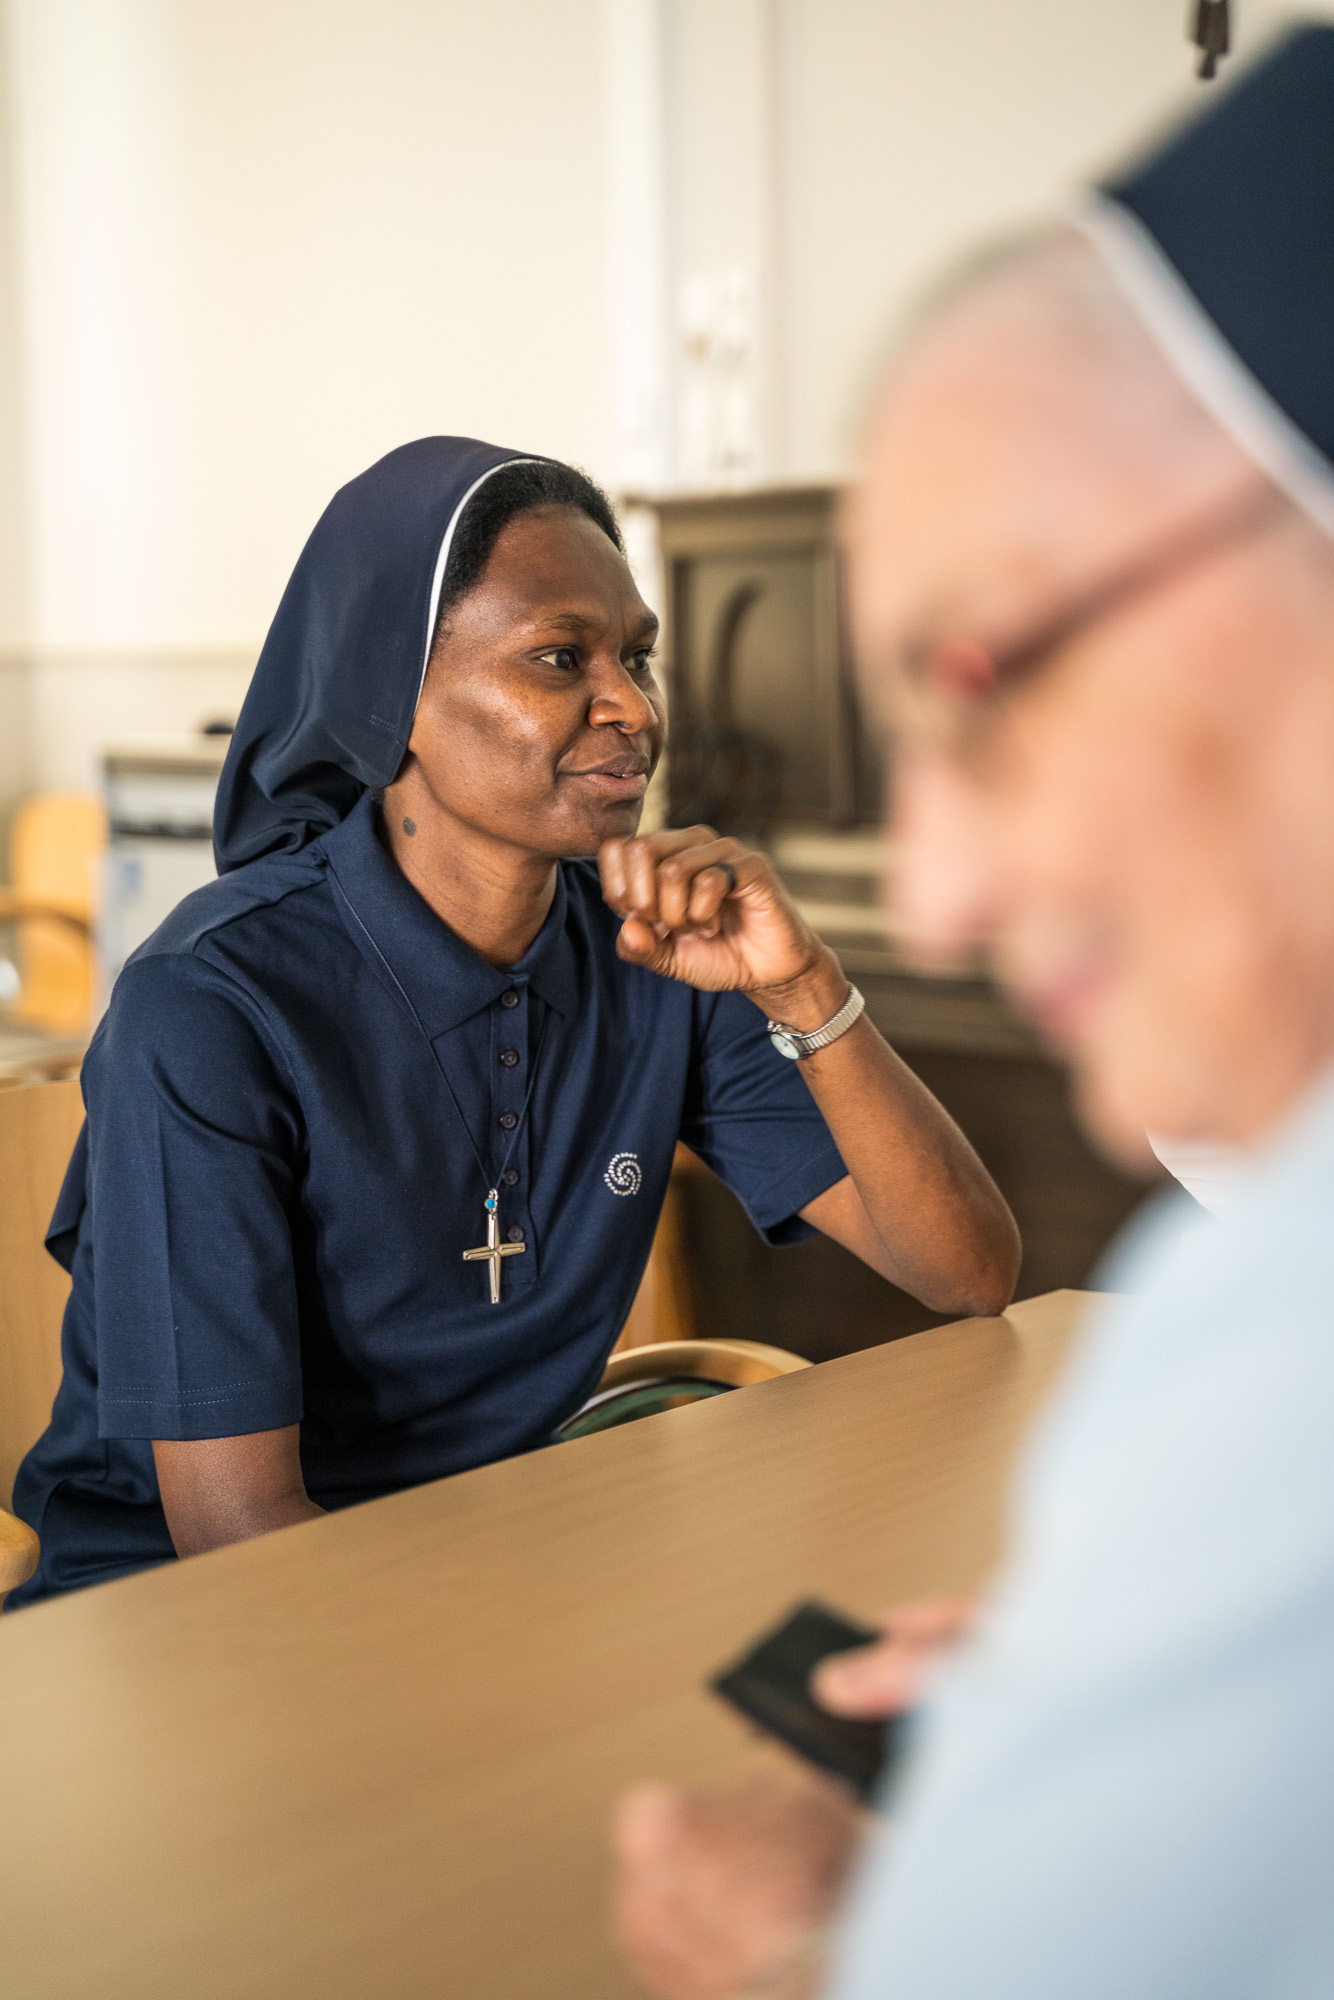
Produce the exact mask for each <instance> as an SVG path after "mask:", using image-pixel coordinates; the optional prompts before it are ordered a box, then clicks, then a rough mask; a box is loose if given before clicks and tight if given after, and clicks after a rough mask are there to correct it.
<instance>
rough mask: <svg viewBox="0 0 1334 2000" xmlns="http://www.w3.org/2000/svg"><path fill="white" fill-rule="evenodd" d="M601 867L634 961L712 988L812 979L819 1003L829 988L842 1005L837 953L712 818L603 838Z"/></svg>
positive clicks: (621, 946) (757, 987)
mask: <svg viewBox="0 0 1334 2000" xmlns="http://www.w3.org/2000/svg"><path fill="white" fill-rule="evenodd" d="M598 867H599V868H600V870H601V872H602V893H603V895H604V896H605V898H606V900H607V902H608V903H609V904H610V906H611V908H612V909H613V910H615V912H616V914H617V916H619V917H621V918H623V919H624V922H623V924H622V927H621V935H620V938H619V940H618V941H617V946H616V949H617V951H618V953H619V954H620V956H621V957H622V958H623V959H627V960H628V961H629V962H630V963H631V964H632V965H645V966H647V967H648V968H649V970H650V971H652V972H660V973H663V974H665V976H666V977H667V978H668V979H680V980H683V981H684V982H685V984H686V985H688V986H699V987H703V988H704V989H705V990H706V991H708V992H711V993H720V992H728V991H740V992H743V993H757V992H764V991H767V990H769V989H779V990H782V989H787V988H791V987H792V986H794V985H796V986H798V987H803V986H805V985H807V984H810V983H811V982H812V980H813V979H816V980H817V981H818V984H819V987H820V994H819V998H818V999H817V1000H816V1002H815V1004H816V1007H817V1009H818V1007H819V1006H820V1005H826V1006H827V1003H828V998H829V994H830V992H834V991H836V992H837V998H836V999H835V1000H834V1003H833V1006H832V1007H828V1008H827V1014H828V1013H834V1012H837V1010H838V1008H839V1007H840V1006H842V1004H843V1000H844V999H845V997H846V995H847V981H846V979H844V978H843V977H842V975H841V973H839V971H838V967H837V961H836V960H835V959H834V957H833V954H832V952H830V951H829V949H828V947H827V946H825V945H823V944H821V942H820V940H819V939H818V938H817V937H816V935H815V933H814V931H812V930H811V928H810V926H809V925H808V924H807V923H806V921H805V919H804V918H803V917H801V916H800V915H799V913H798V912H797V910H796V908H795V906H794V905H793V903H792V901H791V899H790V898H789V896H788V894H787V891H786V890H785V889H784V888H783V886H782V884H781V883H780V882H779V880H778V878H777V876H776V875H775V874H774V871H773V868H772V867H771V865H770V863H769V862H768V860H767V859H766V858H765V856H764V855H762V854H754V853H752V852H751V851H750V850H749V849H748V848H745V847H742V846H741V845H740V843H739V842H738V841H735V840H721V839H720V838H719V837H718V835H717V834H716V833H715V832H714V830H713V828H712V827H711V826H692V827H687V828H685V829H684V830H682V831H678V832H671V833H648V834H641V835H639V836H638V837H637V838H635V839H633V840H608V841H606V842H604V843H603V846H602V848H601V850H600V852H599V854H598ZM826 989H828V990H827V991H826ZM827 1014H826V1015H825V1016H823V1017H821V1018H827ZM793 1025H794V1026H797V1027H800V1026H803V1025H805V1024H804V1023H803V1022H799V1021H798V1022H794V1023H793ZM810 1025H811V1026H812V1027H815V1026H819V1025H820V1023H819V1021H816V1020H812V1021H811V1023H810Z"/></svg>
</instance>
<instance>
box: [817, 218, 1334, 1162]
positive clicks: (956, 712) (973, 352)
mask: <svg viewBox="0 0 1334 2000" xmlns="http://www.w3.org/2000/svg"><path fill="white" fill-rule="evenodd" d="M1248 496H1253V497H1254V500H1255V509H1254V511H1256V512H1257V515H1259V516H1261V517H1262V519H1261V526H1260V527H1259V528H1258V529H1257V530H1256V531H1255V532H1249V531H1248V532H1247V534H1245V535H1244V536H1241V537H1239V538H1235V539H1233V540H1232V541H1229V542H1227V543H1226V545H1223V544H1219V545H1217V546H1215V545H1214V544H1213V543H1210V542H1209V541H1208V537H1207V535H1206V536H1205V538H1204V543H1203V546H1204V547H1205V549H1206V553H1204V554H1203V555H1200V556H1197V557H1196V558H1194V559H1192V560H1191V561H1189V562H1186V563H1185V564H1183V565H1180V566H1178V567H1177V568H1176V569H1171V570H1170V571H1169V573H1167V574H1164V575H1161V576H1159V578H1158V580H1157V581H1156V582H1154V583H1153V584H1152V585H1151V586H1150V587H1148V588H1144V589H1141V590H1140V591H1138V592H1137V593H1132V595H1131V596H1130V598H1129V599H1122V600H1118V601H1117V603H1116V604H1115V606H1114V608H1113V610H1112V611H1110V612H1109V613H1107V614H1106V615H1100V616H1099V617H1098V618H1096V619H1094V620H1093V621H1092V623H1091V624H1089V625H1088V626H1087V628H1083V627H1081V628H1080V629H1079V630H1078V631H1077V632H1074V633H1072V634H1070V635H1069V636H1068V637H1067V638H1066V639H1065V640H1063V642H1062V644H1061V645H1059V646H1058V647H1056V648H1055V649H1054V652H1053V654H1052V656H1051V657H1050V658H1047V659H1045V660H1044V663H1043V665H1042V667H1041V670H1040V671H1038V672H1036V673H1033V674H1030V675H1025V677H1024V678H1023V679H1022V680H1021V681H1019V682H1018V683H1016V684H1010V683H1007V682H1005V681H1004V679H1003V678H1002V679H1000V680H999V681H998V680H997V679H996V677H995V675H994V674H992V675H991V677H990V678H988V676H987V673H986V672H985V671H979V673H978V674H976V675H972V676H971V677H970V674H968V673H964V674H962V675H961V676H959V677H957V678H956V679H953V680H951V679H950V678H949V677H948V674H947V675H946V677H945V678H944V679H943V680H942V681H941V683H940V686H939V688H938V689H936V690H935V692H936V693H937V694H938V695H939V699H937V700H935V701H934V702H931V701H928V702H926V703H925V704H923V703H919V702H916V701H915V700H914V699H900V700H899V701H898V702H897V703H894V702H890V701H889V700H887V695H888V693H889V692H890V691H891V690H893V689H897V690H898V691H899V693H900V695H901V696H902V694H903V690H904V688H905V685H906V684H907V683H908V682H909V681H910V680H911V676H910V675H908V674H907V673H905V671H904V669H903V665H902V663H903V662H904V660H905V659H909V658H916V659H918V660H921V659H922V658H926V659H928V660H931V659H935V658H937V657H939V658H943V659H944V660H945V661H946V662H947V663H948V662H949V661H950V660H952V659H956V658H957V659H963V660H964V661H965V662H967V661H968V660H970V659H973V658H975V659H976V660H977V661H980V662H981V666H982V668H983V669H985V668H986V663H987V661H988V659H996V658H1001V657H1003V656H1004V655H1005V653H1006V651H1007V648H1009V647H1011V646H1013V645H1014V644H1016V643H1022V641H1023V639H1024V638H1025V637H1027V636H1028V635H1030V634H1031V633H1032V632H1033V631H1034V630H1035V629H1041V628H1042V626H1043V623H1044V621H1049V620H1050V619H1051V618H1052V616H1053V614H1058V613H1060V612H1061V611H1062V610H1063V608H1064V607H1066V606H1068V605H1070V604H1071V603H1075V602H1079V601H1081V599H1082V600H1084V601H1088V600H1089V598H1090V594H1092V596H1093V597H1094V598H1096V597H1097V594H1098V592H1099V590H1100V589H1103V590H1105V588H1106V587H1107V585H1108V583H1109V582H1110V580H1112V579H1115V578H1116V577H1117V576H1119V575H1123V574H1127V573H1134V572H1135V566H1136V565H1137V564H1138V565H1139V566H1140V568H1141V570H1143V569H1144V568H1145V566H1146V565H1147V567H1148V568H1149V569H1150V570H1151V569H1152V567H1153V563H1154V559H1155V552H1156V551H1159V550H1163V549H1170V548H1172V547H1173V546H1177V545H1180V544H1181V543H1182V538H1183V536H1184V537H1185V540H1186V542H1187V544H1189V542H1190V538H1191V536H1192V533H1193V532H1194V531H1195V527H1196V524H1200V523H1203V524H1206V525H1207V524H1208V523H1209V522H1210V521H1211V520H1215V519H1219V518H1226V517H1227V516H1228V515H1229V512H1230V513H1232V514H1236V513H1237V511H1238V507H1239V505H1240V506H1241V508H1242V510H1243V511H1244V510H1245V508H1246V507H1247V506H1248V505H1249V504H1250V501H1249V499H1248ZM847 533H848V542H849V550H850V558H851V561H850V578H851V598H852V614H853V625H854V631H855V635H856V639H857V644H858V651H859V657H860V662H861V669H862V674H863V680H864V684H865V686H866V689H867V693H868V696H869V698H870V701H871V704H872V707H873V708H877V709H879V711H880V712H881V713H882V714H887V715H888V714H892V715H893V717H894V726H895V732H896V735H895V745H894V773H895V776H894V802H895V818H896V827H895V831H896V834H897V846H898V851H899V855H900V868H899V875H898V883H899V887H898V899H899V916H900V920H901V923H902V925H903V926H904V928H905V929H906V931H907V933H908V935H909V936H910V937H911V938H914V939H916V941H917V943H918V944H919V946H920V948H921V949H922V950H923V951H925V952H926V953H927V954H928V955H930V956H932V957H936V958H938V957H940V956H956V955H958V953H960V952H961V951H963V950H965V949H967V948H969V947H971V946H975V945H979V944H980V945H981V946H982V947H983V948H985V949H986V950H987V951H988V952H989V954H990V957H991V960H992V963H993V965H994V967H995V968H996V970H997V971H998V972H999V974H1000V976H1001V977H1002V978H1003V979H1005V980H1006V981H1007V982H1008V983H1009V985H1010V986H1011V988H1012V990H1013V991H1014V993H1015V995H1016V997H1017V999H1018V1000H1019V1002H1020V1004H1021V1005H1023V1006H1024V1007H1026V1008H1027V1009H1028V1011H1030V1012H1031V1013H1032V1014H1033V1015H1034V1016H1035V1017H1036V1018H1037V1019H1038V1021H1039V1022H1040V1024H1041V1025H1042V1026H1043V1027H1044V1028H1045V1029H1046V1030H1047V1031H1048V1033H1049V1034H1050V1035H1051V1036H1052V1037H1053V1039H1054V1040H1055V1041H1056V1043H1057V1044H1058V1046H1059V1047H1060V1048H1061V1049H1062V1050H1063V1051H1064V1052H1065V1053H1066V1054H1068V1055H1069V1056H1070V1057H1071V1058H1072V1059H1073V1061H1074V1064H1075V1068H1076V1073H1077V1076H1078V1078H1079V1081H1080V1083H1081V1087H1082V1092H1083V1100H1084V1103H1085V1107H1086V1109H1087V1112H1088V1115H1089V1119H1090V1122H1091V1124H1092V1125H1093V1127H1094V1129H1095V1130H1096V1132H1097V1133H1098V1135H1099V1136H1100V1137H1102V1138H1103V1139H1104V1140H1105V1141H1106V1142H1107V1143H1108V1145H1109V1146H1111V1147H1112V1148H1113V1149H1114V1150H1117V1151H1119V1152H1121V1153H1123V1154H1124V1153H1127V1152H1134V1151H1135V1150H1136V1147H1137V1145H1139V1144H1142V1135H1143V1130H1144V1127H1145V1126H1146V1125H1147V1126H1150V1127H1152V1128H1154V1129H1156V1130H1158V1131H1160V1132H1162V1133H1164V1134H1165V1135H1166V1134H1173V1133H1175V1134H1177V1135H1179V1136H1194V1137H1201V1136H1204V1137H1222V1136H1232V1137H1246V1136H1252V1135H1254V1134H1255V1133H1257V1132H1258V1131H1260V1130H1262V1129H1264V1127H1265V1125H1266V1124H1267V1123H1268V1122H1272V1119H1273V1118H1274V1117H1275V1116H1277V1115H1278V1113H1279V1112H1280V1111H1281V1109H1282V1108H1283V1107H1284V1106H1285V1105H1286V1104H1287V1103H1289V1102H1291V1101H1292V1099H1293V1097H1294V1096H1295V1095H1296V1094H1298V1092H1299V1090H1300V1088H1301V1086H1302V1083H1303V1081H1305V1080H1308V1079H1309V1078H1310V1076H1311V1075H1312V1074H1313V1071H1314V1067H1318V1066H1319V1065H1320V1064H1322V1063H1323V1062H1326V1061H1329V1060H1334V899H1331V898H1330V897H1329V895H1328V893H1327V889H1326V886H1325V885H1326V884H1327V882H1328V880H1329V879H1330V871H1331V870H1334V805H1332V804H1331V799H1330V792H1331V788H1330V786H1329V784H1328V779H1327V776H1326V775H1325V774H1326V773H1327V771H1328V769H1329V768H1330V766H1331V764H1334V565H1332V564H1331V551H1330V545H1329V543H1328V541H1327V540H1326V538H1325V537H1324V536H1323V535H1321V534H1320V532H1319V531H1318V530H1317V529H1315V528H1314V527H1313V526H1312V525H1311V524H1310V523H1309V522H1307V521H1306V520H1305V518H1304V517H1303V516H1301V515H1299V514H1298V513H1297V511H1296V509H1295V508H1292V507H1289V506H1286V504H1285V503H1284V502H1283V501H1282V499H1281V496H1276V495H1275V494H1274V493H1273V490H1272V489H1271V488H1269V487H1268V485H1267V482H1266V481H1265V479H1264V478H1263V476H1262V475H1261V474H1260V473H1259V471H1258V470H1257V468H1256V467H1255V465H1254V464H1253V463H1252V462H1251V460H1250V459H1249V458H1248V457H1247V456H1246V455H1245V454H1244V453H1243V452H1242V451H1241V449H1240V448H1239V447H1238V446H1237V445H1236V444H1234V443H1233V442H1232V440H1231V439H1230V438H1229V437H1228V436H1227V435H1226V433H1225V432H1224V431H1223V430H1222V429H1221V428H1220V427H1219V426H1218V424H1217V423H1216V422H1215V421H1214V419H1213V418H1212V417H1211V416H1210V415H1209V413H1208V412H1207V411H1206V410H1205V409H1204V407H1203V406H1202V405H1201V404H1199V403H1198V402H1197V401H1196V400H1195V399H1194V397H1193V396H1192V395H1191V394H1190V392H1189V390H1188V389H1187V388H1186V387H1185V386H1184V384H1183V383H1182V381H1181V380H1180V379H1179V377H1178V376H1177V375H1176V373H1175V372H1174V370H1173V369H1172V368H1171V367H1170V366H1169V364H1168V363H1167V361H1166V360H1165V359H1164V358H1163V356H1162V354H1161V353H1160V351H1159V350H1158V348H1157V347H1156V345H1155V344H1154V342H1153V340H1152V339H1151V338H1150V336H1149V334H1148V333H1147V332H1146V331H1145V329H1144V328H1143V326H1142V325H1141V323H1140V321H1139V320H1138V318H1137V317H1136V315H1135V314H1134V312H1133V311H1132V310H1131V308H1130V307H1129V306H1128V305H1127V304H1126V303H1125V301H1124V300H1123V299H1122V297H1121V296H1120V294H1119V292H1118V291H1117V289H1116V288H1115V286H1114V284H1113V283H1112V281H1111V279H1110V278H1109V277H1108V276H1107V275H1106V274H1105V272H1104V270H1103V268H1102V266H1101V263H1100V261H1099V259H1098V256H1097V253H1096V252H1095V251H1094V250H1093V249H1092V248H1091V247H1090V246H1089V245H1088V244H1087V243H1086V242H1085V241H1084V240H1083V238H1082V237H1080V236H1078V235H1076V234H1075V233H1073V232H1068V231H1062V232H1057V233H1053V234H1051V235H1049V236H1047V237H1045V238H1043V239H1041V240H1038V241H1034V242H1032V243H1030V244H1028V245H1026V246H1024V247H1023V248H1021V249H1020V250H1018V251H1016V252H1013V253H1011V254H1009V255H1007V256H1005V257H1003V258H1001V259H999V260H993V261H992V262H991V263H990V264H989V265H988V266H986V267H982V268H980V269H978V270H976V271H974V272H973V273H971V274H969V275H967V276H966V277H965V278H964V279H963V280H962V281H960V282H958V283H956V284H955V285H953V286H952V287H951V288H950V289H949V290H948V291H947V292H945V293H942V294H941V295H939V296H938V297H937V299H936V300H935V301H934V302H933V303H932V305H931V307H930V308H929V310H928V312H927V313H926V315H925V316H924V318H923V319H922V321H921V322H920V323H919V325H918V326H917V328H916V329H915V331H914V334H913V336H912V338H911V340H910V341H909V343H908V344H907V346H906V348H905V349H904V350H903V352H902V353H901V354H900V356H899V358H898V360H897V361H896V363H895V365H894V367H893V369H892V371H891V373H890V376H889V379H888V381H887V383H886V385H885V388H884V391H883V393H882V395H881V397H880V399H879V402H878V404H877V406H876V408H875V411H874V413H873V417H872V421H871V423H870V426H869V431H868V440H867V452H866V462H865V471H864V475H863V478H862V480H861V482H860V484H859V486H858V487H857V489H856V491H855V494H854V496H853V498H852V500H851V502H850V506H849V512H848V526H847ZM933 648H934V651H933ZM928 692H931V690H929V689H928Z"/></svg>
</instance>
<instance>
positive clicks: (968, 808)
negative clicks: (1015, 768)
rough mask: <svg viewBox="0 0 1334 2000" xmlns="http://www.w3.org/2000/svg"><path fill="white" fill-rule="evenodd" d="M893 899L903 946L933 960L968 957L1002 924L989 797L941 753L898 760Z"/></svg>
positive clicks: (909, 753)
mask: <svg viewBox="0 0 1334 2000" xmlns="http://www.w3.org/2000/svg"><path fill="white" fill-rule="evenodd" d="M890 835H891V847H890V853H891V857H892V858H891V862H890V867H889V870H888V872H887V877H886V900H887V902H888V904H889V909H890V914H891V918H892V920H893V922H894V926H895V930H896V933H897V935H898V936H899V938H900V939H901V941H902V943H903V945H904V948H905V949H906V950H907V951H908V952H909V953H910V954H911V955H912V956H914V957H916V958H919V959H920V960H922V962H923V963H925V964H927V965H935V966H941V967H948V966H954V965H958V964H960V963H963V962H965V961H967V960H968V959H969V958H971V957H972V956H973V954H974V953H975V952H976V950H977V948H978V946H979V945H983V944H985V943H987V942H988V940H989V939H990V937H991V936H992V934H993V932H994V930H995V923H996V915H997V907H998V874H997V855H998V843H997V839H996V828H995V827H994V826H993V825H992V823H991V818H990V815H989V813H988V812H987V810H986V806H985V802H984V800H983V798H982V797H981V795H980V793H979V792H978V791H977V789H976V788H975V787H973V786H972V785H970V784H969V783H968V782H967V780H966V778H965V777H964V776H963V774H962V773H960V772H958V771H956V770H955V769H953V768H952V767H951V765H950V764H949V762H948V760H947V759H945V758H944V757H943V756H940V755H939V754H936V753H933V752H930V751H925V750H913V749H907V748H901V751H900V755H899V756H897V757H896V759H895V764H894V808H893V816H892V820H891V826H890Z"/></svg>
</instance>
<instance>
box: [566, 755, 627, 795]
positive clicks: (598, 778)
mask: <svg viewBox="0 0 1334 2000" xmlns="http://www.w3.org/2000/svg"><path fill="white" fill-rule="evenodd" d="M561 776H562V777H563V778H577V779H578V780H579V782H580V784H583V785H587V786H589V787H590V788H591V789H592V790H593V791H594V792H600V793H601V794H602V796H603V797H604V798H611V799H640V798H642V797H643V796H644V793H645V792H646V791H647V790H648V759H647V758H646V757H632V756H626V757H611V758H608V760H607V762H606V763H605V764H589V765H586V766H583V767H582V768H578V769H575V770H572V771H562V772H561Z"/></svg>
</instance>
